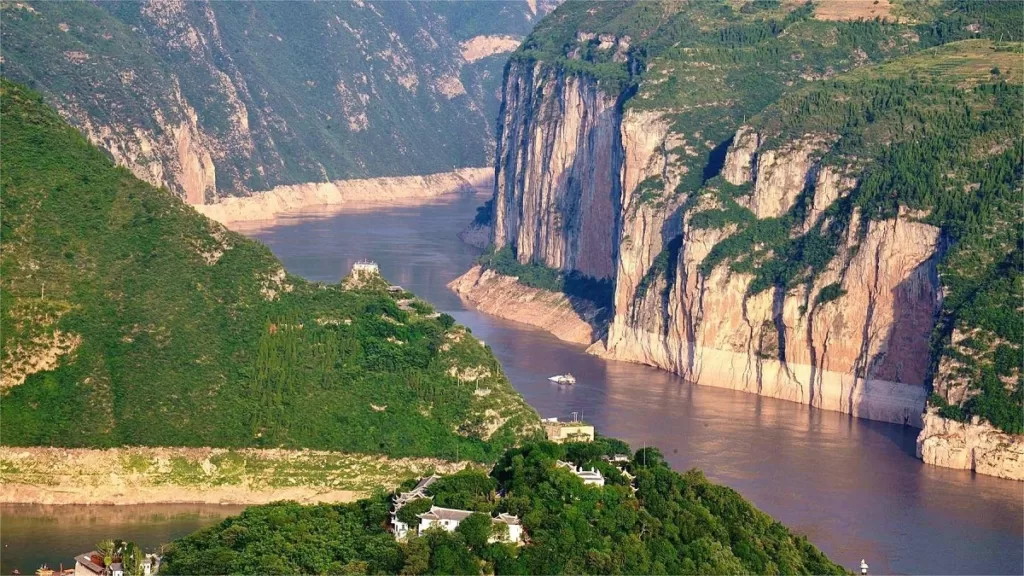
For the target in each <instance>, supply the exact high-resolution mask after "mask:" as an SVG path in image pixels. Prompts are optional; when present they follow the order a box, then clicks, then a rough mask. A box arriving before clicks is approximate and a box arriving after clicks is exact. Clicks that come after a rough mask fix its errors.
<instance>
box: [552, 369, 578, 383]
mask: <svg viewBox="0 0 1024 576" xmlns="http://www.w3.org/2000/svg"><path fill="white" fill-rule="evenodd" d="M548 380H551V381H552V382H554V383H555V384H575V383H576V377H575V376H573V375H572V373H569V372H566V373H565V374H559V375H558V376H552V377H551V378H548Z"/></svg>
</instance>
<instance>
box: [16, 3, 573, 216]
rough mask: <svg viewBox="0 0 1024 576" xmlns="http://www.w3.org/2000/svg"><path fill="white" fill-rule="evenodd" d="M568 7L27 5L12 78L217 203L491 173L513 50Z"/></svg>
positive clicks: (181, 186) (192, 197) (149, 174)
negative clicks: (388, 180)
mask: <svg viewBox="0 0 1024 576" xmlns="http://www.w3.org/2000/svg"><path fill="white" fill-rule="evenodd" d="M556 4H557V2H552V1H549V2H527V1H525V0H508V1H500V2H491V3H487V4H486V5H478V4H472V3H464V2H456V3H436V4H431V3H420V2H381V3H374V2H363V1H362V0H355V1H353V2H328V3H306V4H301V5H300V4H295V5H286V4H270V3H260V2H232V3H219V2H208V1H197V2H182V1H180V0H171V1H155V2H120V3H104V2H100V3H89V2H60V3H55V2H38V3H36V2H31V1H29V2H16V3H8V4H4V5H3V6H0V12H2V15H3V20H4V24H5V26H4V28H3V31H2V44H3V47H4V53H3V58H2V59H0V73H2V74H3V75H4V76H5V77H8V78H11V79H13V80H15V81H19V82H22V83H25V84H28V85H31V86H32V87H34V88H35V89H37V90H39V91H41V92H43V94H44V96H45V97H46V98H47V100H48V101H49V102H50V103H51V104H53V105H54V106H55V107H57V108H58V109H59V110H60V111H61V113H62V115H63V116H64V117H65V119H67V120H68V121H69V122H70V123H72V124H73V125H75V126H76V127H77V128H79V129H80V130H82V131H83V132H85V133H86V134H87V136H88V137H89V139H90V140H91V141H92V142H93V143H95V144H97V145H99V146H101V147H102V148H104V149H105V150H107V151H108V152H109V153H110V154H111V156H112V157H113V158H114V159H115V160H116V161H117V162H118V163H119V164H121V165H123V166H125V167H127V168H128V169H130V170H131V171H132V172H133V173H134V174H135V175H136V176H138V177H139V178H142V179H144V180H146V181H148V182H150V183H152V184H154V185H158V186H165V187H167V188H168V189H170V190H172V191H174V192H176V193H177V194H179V195H181V196H182V197H184V198H185V199H186V200H187V201H188V202H189V203H192V204H201V203H208V202H211V201H213V200H215V199H216V198H218V197H223V196H244V195H248V194H250V193H252V192H256V191H265V190H271V189H273V188H275V187H277V186H282V185H292V184H302V183H308V182H331V181H334V180H340V179H352V178H372V177H382V176H404V175H414V174H431V173H436V172H441V171H448V170H452V169H453V168H456V167H465V166H481V165H484V164H486V163H487V162H488V161H489V160H490V157H491V153H492V152H491V151H492V150H493V148H492V146H493V126H494V122H493V119H494V117H495V116H496V115H497V112H498V106H499V98H500V83H501V79H502V65H503V64H504V55H505V54H507V53H508V52H510V51H512V50H514V49H515V47H516V46H517V45H518V43H519V39H521V38H522V37H523V36H524V35H525V34H526V33H527V32H529V30H530V28H531V27H532V26H533V24H534V23H535V22H536V21H537V20H538V19H539V18H540V17H542V16H543V15H544V14H546V13H547V12H550V11H551V10H552V9H554V6H555V5H556ZM439 135H442V137H441V138H439Z"/></svg>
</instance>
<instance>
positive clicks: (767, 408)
mask: <svg viewBox="0 0 1024 576" xmlns="http://www.w3.org/2000/svg"><path fill="white" fill-rule="evenodd" d="M485 199H486V198H485V197H483V196H475V197H473V196H470V197H462V198H459V199H455V200H452V201H448V202H441V203H434V204H430V205H425V206H406V207H398V208H379V207H377V208H373V209H365V210H362V209H356V208H349V209H347V210H346V212H344V213H341V214H335V215H324V214H317V213H313V212H307V213H297V214H295V215H289V216H288V217H283V218H279V219H278V221H277V222H275V224H274V225H272V226H265V227H263V228H256V227H251V228H249V229H248V230H243V231H244V232H245V233H247V234H249V235H251V236H253V237H255V238H258V239H259V240H261V241H263V242H265V243H266V244H267V245H268V246H270V248H271V249H272V250H273V251H274V253H275V254H277V256H278V257H280V258H281V260H282V261H283V262H284V264H285V266H286V267H287V268H288V270H289V271H290V272H292V273H294V274H298V275H301V276H304V277H306V278H309V279H311V280H322V281H328V282H336V281H337V280H338V279H340V278H341V277H342V276H344V275H345V274H346V273H347V271H348V270H349V268H350V267H351V265H352V264H353V263H354V262H355V261H356V260H359V259H362V258H369V259H372V260H375V261H376V262H377V263H378V264H380V268H381V272H382V273H383V274H384V276H385V277H386V278H387V279H388V280H389V281H390V282H392V283H394V284H400V285H402V286H403V287H405V288H407V289H409V290H412V291H413V292H415V293H416V294H417V295H419V296H421V297H423V298H425V299H427V300H429V301H430V302H432V303H433V304H434V305H435V306H436V307H437V308H439V309H440V310H442V311H445V312H448V313H450V314H452V315H453V316H455V318H456V320H458V321H459V322H460V323H462V324H465V325H467V326H469V327H470V328H471V329H472V330H473V333H474V334H475V335H476V336H477V337H478V338H480V339H482V340H484V341H485V342H487V344H489V345H490V346H491V347H492V349H493V350H494V352H495V354H496V355H497V356H498V358H499V359H500V360H501V362H502V365H503V366H504V368H505V371H506V372H507V374H508V376H509V378H510V380H511V381H512V384H513V385H514V386H515V387H516V389H517V390H519V392H520V393H522V394H523V396H524V397H525V398H526V400H527V401H528V402H529V403H530V404H531V405H532V406H534V407H535V408H536V409H537V410H538V411H539V412H540V413H541V415H542V416H559V417H563V418H565V417H569V416H570V414H571V413H572V412H574V411H575V412H580V413H582V415H583V417H584V418H585V419H586V420H588V421H590V422H593V423H594V424H595V425H596V426H597V428H598V431H599V432H601V433H602V434H606V435H609V436H615V437H619V438H622V439H624V440H626V441H628V442H630V443H631V444H633V445H634V446H635V447H640V446H642V445H645V444H646V445H653V446H657V447H658V448H660V449H661V451H662V452H664V453H665V455H666V457H667V458H668V460H669V461H670V462H671V463H672V465H673V466H674V467H675V468H676V469H678V470H685V469H688V468H694V467H696V468H700V469H702V470H703V471H704V473H705V474H706V475H707V476H708V477H709V478H711V479H712V480H714V481H715V482H719V483H722V484H726V485H728V486H731V487H732V488H734V489H736V490H738V491H739V492H740V493H741V494H742V495H743V496H744V497H746V498H747V499H749V500H751V501H752V502H754V504H755V505H757V506H758V507H759V508H760V509H762V510H764V511H765V512H767V513H769V514H771V515H772V516H774V517H775V518H777V519H778V520H780V521H781V522H783V523H784V524H786V525H787V526H789V527H790V528H792V529H793V530H795V531H796V532H799V533H802V534H805V535H807V537H808V538H809V539H810V540H811V542H813V543H814V544H816V545H817V546H818V547H820V548H821V549H822V550H823V551H824V552H825V553H826V554H828V555H829V556H830V557H831V558H832V559H833V560H835V561H837V562H840V563H842V564H843V565H844V566H846V567H847V568H849V569H851V570H854V569H855V568H856V567H857V566H858V565H859V563H860V559H861V558H865V559H867V562H868V564H870V565H871V572H872V573H875V574H882V573H913V574H1022V573H1024V483H1019V482H1013V481H1009V480H1001V479H998V478H991V477H987V476H979V475H975V474H973V473H970V472H964V471H958V470H948V469H942V468H936V467H932V466H927V465H925V464H923V463H922V462H921V461H920V460H918V459H917V458H915V457H914V441H915V438H916V437H917V432H918V430H917V429H915V428H909V427H905V426H899V425H895V424H886V423H881V422H871V421H867V420H858V419H854V418H850V417H849V416H847V415H844V414H839V413H836V412H827V411H822V410H814V409H810V408H808V407H806V406H802V405H799V404H795V403H791V402H785V401H781V400H774V399H770V398H762V397H758V396H755V395H751V394H744V393H741V392H736V391H731V390H722V389H717V388H707V387H700V386H694V385H691V384H689V383H687V382H685V381H684V380H682V379H681V378H679V377H677V376H674V375H672V374H669V373H667V372H664V371H661V370H657V369H654V368H650V367H646V366H641V365H636V364H629V363H623V362H615V361H607V360H602V359H600V358H596V357H594V356H590V355H587V354H585V353H584V351H583V347H581V346H577V345H573V344H568V343H565V342H562V341H559V340H557V339H555V338H554V337H552V336H550V335H549V334H547V333H545V332H542V331H539V330H536V329H533V328H531V327H529V326H526V325H523V324H519V323H516V322H511V321H507V320H501V319H498V318H494V317H491V316H487V315H484V314H481V313H479V312H476V311H474V310H472V309H471V307H469V306H467V305H465V304H463V303H462V302H461V301H460V299H459V298H458V297H457V296H456V295H455V294H453V293H452V292H451V291H450V290H448V288H446V284H447V283H448V282H450V281H451V280H452V279H454V278H455V277H457V276H458V275H460V274H462V273H463V272H464V271H465V270H467V269H468V268H469V267H470V266H471V264H472V262H473V260H474V258H475V257H476V256H477V254H478V253H479V251H478V250H477V249H475V248H472V247H470V246H467V245H465V244H463V243H462V242H461V241H459V239H458V237H457V233H458V231H459V230H460V229H461V228H462V227H463V226H464V225H465V224H466V223H467V222H469V221H470V220H471V219H472V218H473V215H474V213H475V209H476V207H477V206H479V205H480V204H481V203H482V202H483V201H484V200H485ZM564 372H572V373H573V374H574V375H575V376H576V377H577V379H578V383H577V384H576V385H575V386H572V387H562V386H558V385H556V384H552V383H551V382H549V381H548V380H547V378H548V377H549V376H551V375H553V374H561V373H564ZM52 508H53V507H51V510H50V512H49V513H50V514H53V510H52ZM162 509H163V507H161V506H159V505H156V506H151V507H140V508H139V509H138V510H137V511H136V512H133V513H135V514H136V515H137V516H138V517H139V518H141V519H142V521H137V522H132V523H121V524H109V525H100V526H96V525H95V524H93V525H89V524H83V525H82V526H81V527H68V526H62V527H61V528H60V529H59V530H58V532H59V533H60V534H63V535H64V536H61V537H60V539H59V540H58V539H56V537H54V538H48V536H47V535H48V534H52V533H53V531H52V530H42V529H39V528H38V524H39V523H40V522H39V521H38V518H40V517H41V514H39V515H35V516H33V514H32V513H31V512H28V513H24V512H23V513H22V514H21V515H20V516H18V517H17V518H18V519H17V521H16V522H13V523H12V522H9V514H8V511H9V510H10V507H4V508H2V509H0V514H2V515H3V518H2V520H3V522H2V525H0V539H2V540H3V543H4V545H5V546H6V545H7V544H8V543H10V544H11V546H12V547H13V546H14V545H15V544H17V545H18V546H19V547H20V550H19V554H20V556H18V558H20V559H23V560H22V562H21V563H20V564H18V567H19V568H20V569H21V570H22V572H26V568H30V569H31V570H34V569H35V568H36V567H38V564H36V565H32V562H36V563H38V562H40V561H41V560H42V559H43V558H44V557H45V560H46V561H48V562H49V563H50V564H51V565H53V564H54V563H56V562H58V561H65V562H66V561H67V559H70V557H71V556H73V553H72V552H74V553H77V552H76V551H78V550H80V549H81V546H82V545H83V544H80V542H82V543H88V542H94V541H95V540H97V539H99V538H101V537H121V538H136V539H139V540H141V539H142V538H143V536H145V538H149V539H150V541H153V542H156V541H158V540H160V538H164V539H165V540H166V539H171V538H174V537H177V536H180V535H182V534H185V533H188V532H189V531H191V530H193V529H195V528H196V527H198V526H199V525H204V524H210V523H213V522H216V521H217V520H218V519H219V518H220V517H221V516H222V515H225V514H228V513H234V512H235V510H237V509H235V510H225V509H222V508H219V507H215V506H213V507H210V506H205V507H204V506H195V507H192V510H193V511H194V512H195V514H193V515H192V516H188V519H187V520H185V519H180V520H177V521H169V520H167V519H166V518H163V517H161V519H159V520H156V519H154V520H150V521H147V520H145V518H146V517H147V516H149V515H151V514H157V515H161V514H163V513H162V512H161V510H162ZM54 529H55V528H54ZM29 530H31V531H32V532H31V534H33V535H34V536H33V537H29V536H28V534H29ZM86 534H88V537H85V535H86ZM76 538H77V539H76ZM72 541H74V546H72V545H70V542H72ZM75 546H77V548H76V547H75ZM44 550H52V551H53V552H52V553H50V556H45V555H44V553H43V551H44ZM10 554H11V553H9V552H8V548H3V549H2V550H0V561H2V568H3V571H4V572H5V573H7V572H8V571H9V570H10V568H11V567H14V566H15V565H14V564H11V563H9V562H8V558H9V557H10ZM56 554H63V557H62V558H64V559H62V558H58V557H57V556H56ZM29 560H31V562H30V561H29Z"/></svg>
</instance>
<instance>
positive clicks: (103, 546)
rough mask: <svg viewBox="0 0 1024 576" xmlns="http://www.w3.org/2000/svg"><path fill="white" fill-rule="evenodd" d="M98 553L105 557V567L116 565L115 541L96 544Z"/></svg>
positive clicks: (101, 541) (107, 540)
mask: <svg viewBox="0 0 1024 576" xmlns="http://www.w3.org/2000/svg"><path fill="white" fill-rule="evenodd" d="M96 551H97V552H99V553H100V556H102V557H103V566H104V567H106V566H110V565H111V564H113V563H114V552H115V550H114V541H113V540H110V539H109V538H108V539H106V540H100V541H99V542H97V543H96Z"/></svg>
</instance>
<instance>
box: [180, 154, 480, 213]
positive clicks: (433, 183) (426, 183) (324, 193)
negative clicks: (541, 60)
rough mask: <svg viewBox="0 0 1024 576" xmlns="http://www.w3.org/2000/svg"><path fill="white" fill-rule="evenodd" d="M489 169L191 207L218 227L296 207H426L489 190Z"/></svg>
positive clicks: (301, 189) (280, 191)
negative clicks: (403, 204)
mask: <svg viewBox="0 0 1024 576" xmlns="http://www.w3.org/2000/svg"><path fill="white" fill-rule="evenodd" d="M492 182H493V171H492V170H491V169H490V168H464V169H461V170H456V171H454V172H442V173H439V174H428V175H426V176H400V177H396V178H366V179H356V180H336V181H334V182H310V183H306V184H295V185H289V186H278V187H277V188H274V189H273V190H270V191H267V192H258V193H256V194H253V195H252V196H246V197H243V198H238V197H229V198H222V199H221V200H220V201H218V202H216V203H214V204H206V205H203V206H195V207H194V208H195V209H196V210H197V211H199V212H200V213H201V214H203V215H205V216H207V217H208V218H211V219H213V220H216V221H217V222H220V223H221V224H224V225H230V224H237V223H242V222H255V221H261V220H271V219H273V218H274V217H275V216H277V215H279V214H282V213H285V212H289V211H293V210H299V209H302V208H312V207H338V206H341V205H343V204H345V203H350V202H351V203H366V204H374V203H394V202H400V201H413V202H429V201H431V200H435V199H437V198H438V197H441V196H445V195H449V194H459V193H467V194H468V193H473V192H476V191H478V190H480V189H487V188H490V187H491V186H492Z"/></svg>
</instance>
